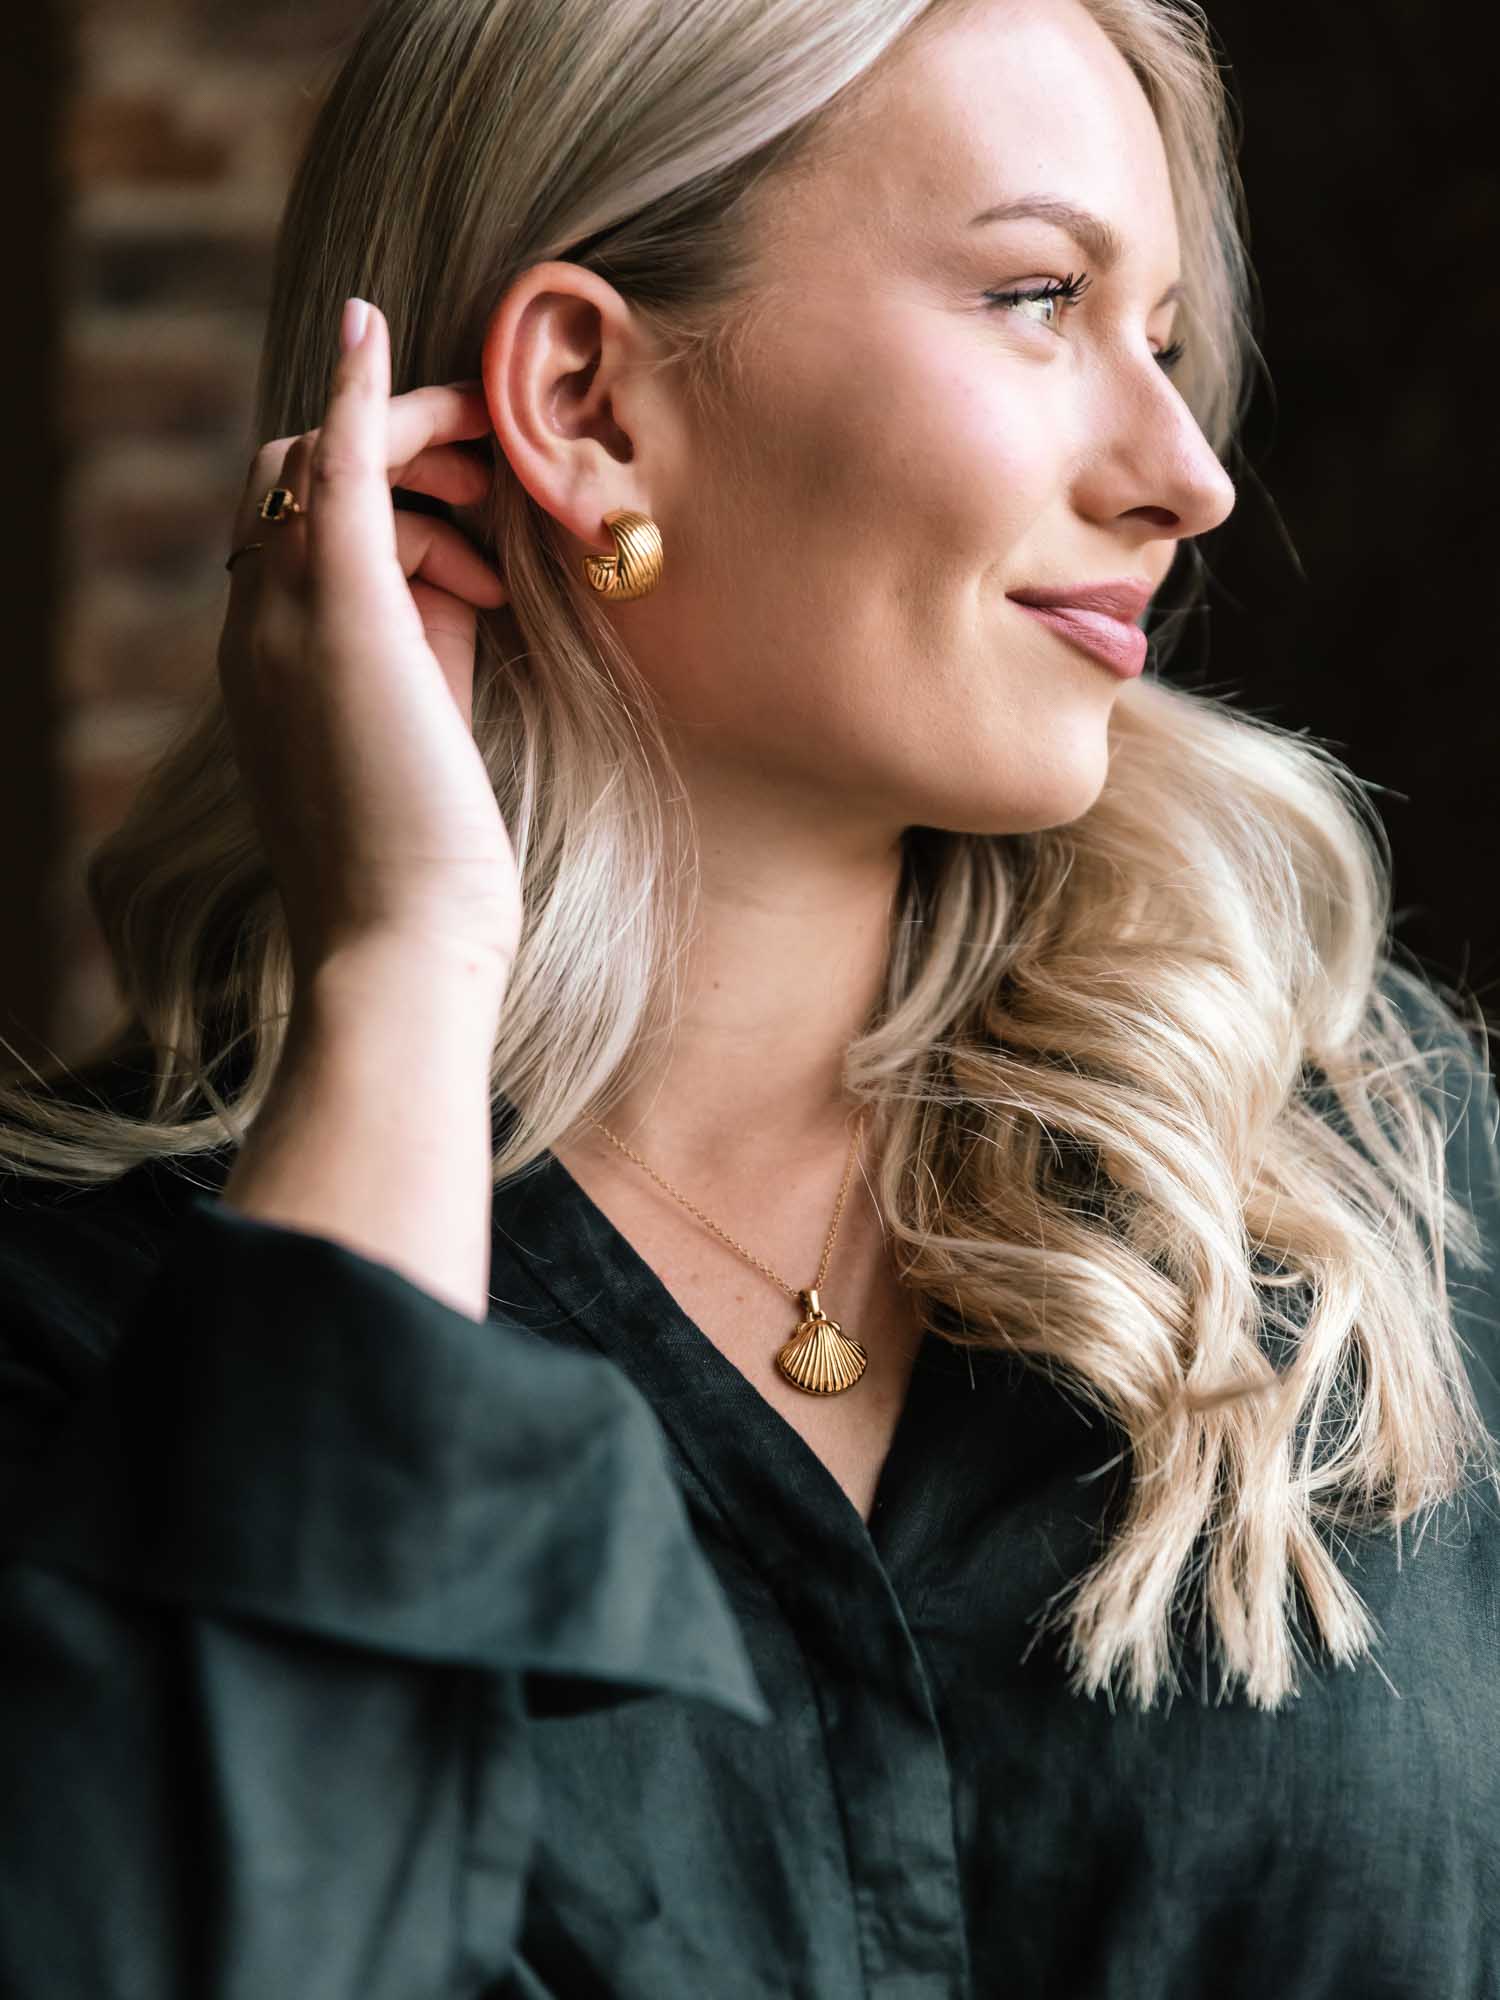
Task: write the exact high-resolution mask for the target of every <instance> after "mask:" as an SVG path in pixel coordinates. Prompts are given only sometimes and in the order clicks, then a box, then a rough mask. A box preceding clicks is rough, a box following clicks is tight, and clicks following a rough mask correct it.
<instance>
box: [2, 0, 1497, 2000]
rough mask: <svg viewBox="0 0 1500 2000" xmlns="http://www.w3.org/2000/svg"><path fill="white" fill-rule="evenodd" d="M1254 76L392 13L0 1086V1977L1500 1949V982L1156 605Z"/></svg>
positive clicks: (1229, 358) (1088, 1991)
mask: <svg viewBox="0 0 1500 2000" xmlns="http://www.w3.org/2000/svg"><path fill="white" fill-rule="evenodd" d="M1227 129H1228V128H1227V123H1226V107H1225V102H1224V99H1223V94H1222V88H1221V85H1220V81H1219V76H1218V71H1217V69H1216V66H1215V61H1214V56H1213V50H1212V46H1211V43H1210V40H1209V37H1208V34H1207V30H1206V27H1205V24H1204V22H1203V20H1202V17H1201V16H1200V15H1199V14H1198V13H1197V12H1196V10H1194V9H1192V8H1190V7H1186V6H1183V5H1179V4H1168V0H1087V4H1080V0H977V3H976V4H966V5H957V4H953V0H944V4H938V5H928V4H925V0H862V4H861V5H859V6H854V7H851V6H850V5H849V4H848V0H714V5H713V6H712V7H706V8H696V9H689V8H677V7H670V8H669V7H663V6H661V5H659V4H631V0H611V4H609V5H607V6H602V7H601V6H600V5H599V4H598V0H590V4H589V5H588V6H587V7H585V6H584V5H583V4H582V0H545V4H541V0H536V4H530V3H529V0H421V4H417V0H383V3H382V4H380V5H379V6H377V7H376V8H375V9H374V11H373V13H372V14H371V16H370V19H369V22H368V25H367V27H366V28H365V30H364V32H363V34H362V36H361V37H360V40H359V42H358V45H357V46H356V47H355V48H354V50H353V52H352V53H351V55H350V56H349V58H348V60H347V62H346V63H345V65H344V67H343V69H342V71H341V73H340V75H339V77H338V79H337V81H336V83H335V84H334V87H333V89H332V92H331V94H330V97H329V99H328V102H327V104H326V106H325V107H324V109H323V111H322V114H321V117H320V119H319V122H318V125H317V128H316V130H315V132H314V134H313V137H312V140H311V144H310V147H309V151H308V154H307V157H306V160H305V162H304V164H303V166H302V169H301V171H300V173H299V176H298V178H297V182H296V185H295V187H294V189H293V192H292V195H291V198H290V202H289V206H288V211H287V215H286V219H285V224H284V230H283V235H282V241H281V253H280V258H279V262H278V269H277V275H276V287H275V300H274V304H273V311H272V316H271V324H270V331H269V336H268V344H267V349H266V363H265V369H264V376H263V386H262V402H261V426H260V428H261V434H262V435H264V436H268V437H271V438H272V439H273V442H270V443H268V444H267V445H265V446H264V448H263V449H262V450H261V451H260V452H259V453H258V454H257V456H256V458H255V462H254V464H253V466H252V468H251V471H250V474H249V477H248V480H247V483H246V487H245V495H244V502H243V505H242V507H241V509H240V513H239V517H238V519H237V520H236V522H235V523H234V527H233V535H232V541H231V545H230V556H229V560H230V564H231V585H230V602H229V609H228V614H227V617H226V623H225V632H224V639H223V644H222V648H221V653H220V659H219V673H218V675H217V677H216V678H215V685H214V688H213V690H212V693H211V696H210V697H209V698H208V699H207V700H206V702H205V706H204V710H203V713H202V715H201V717H199V718H198V719H197V720H196V722H195V724H194V727H193V728H192V729H191V730H190V731H189V732H188V734H187V735H186V736H185V738H184V739H183V741H182V742H181V743H180V744H179V745H178V746H177V747H176V748H175V750H174V751H173V753H172V754H171V755H170V756H169V757H168V758H166V759H165V760H164V761H163V763H162V764H161V766H160V767H159V769H158V770H157V771H156V772H155V773H154V774H153V776H152V777H151V779H150V781H149V782H148V784H147V785H146V786H145V788H144V791H143V793H142V795H141V798H140V801H139V803H138V805H137V806H136V808H135V810H134V812H133V813H132V815H131V817H130V819H129V821H128V822H127V824H126V825H125V827H124V828H123V829H122V830H121V831H120V832H119V833H118V834H117V835H116V836H115V837H114V838H113V839H112V840H111V841H110V842H108V843H107V844H106V846H105V847H104V849H103V850H102V851H101V853H100V855H99V856H98V858H97V860H96V861H95V864H94V868H93V874H92V887H93V892H94V895H95V899H96V906H97V907H98V909H99V911H100V915H101V919H102V921H103V923H104V924H105V926H106V929H107V931H108V934H109V936H110V939H111V942H112V945H113V949H114V952H115V955H116V959H117V962H118V964H119V967H120V972H121V977H122V979H123V980H124V982H125V985H126V988H127V991H128V994H129V998H130V1001H131V1003H132V1008H133V1013H134V1017H135V1022H136V1029H135V1033H134V1037H133V1039H132V1040H131V1041H130V1042H129V1043H128V1044H126V1043H122V1045H121V1046H120V1047H119V1048H118V1049H116V1050H115V1051H113V1054H112V1059H111V1060H110V1061H109V1062H108V1063H105V1064H102V1065H100V1066H97V1067H95V1068H94V1069H92V1070H91V1071H89V1072H88V1073H87V1074H85V1075H84V1076H82V1077H81V1078H74V1079H69V1078H67V1077H65V1076H61V1075H60V1076H56V1077H53V1078H51V1079H38V1081H37V1083H36V1084H35V1085H34V1086H32V1087H29V1088H26V1089H22V1088H21V1087H19V1086H16V1087H13V1088H12V1089H11V1091H10V1092H9V1094H8V1096H7V1099H6V1109H7V1118H8V1123H7V1124H6V1127H5V1147H6V1158H7V1159H8V1161H9V1162H10V1164H11V1165H12V1167H13V1168H14V1169H15V1170H16V1171H15V1177H14V1178H12V1179H11V1180H10V1182H9V1184H8V1195H7V1202H8V1207H7V1211H6V1215H5V1220H4V1230H3V1240H0V1255H3V1272H4V1295H5V1317H4V1325H5V1332H6V1341H7V1355H8V1359H7V1373H6V1378H5V1379H6V1385H7V1397H6V1405H5V1407H6V1410H7V1417H6V1423H7V1440H8V1450H7V1457H6V1463H7V1465H8V1468H9V1471H8V1478H9V1481H10V1485H9V1496H10V1504H9V1506H8V1507H7V1509H6V1510H5V1519H6V1524H7V1525H6V1544H7V1559H8V1560H7V1567H6V1568H5V1570H4V1572H3V1577H4V1583H3V1596H0V1626H3V1638H4V1648H5V1652H4V1657H5V1660H6V1682H7V1685H6V1698H5V1701H4V1703H3V1716H4V1723H3V1728H4V1730H5V1732H6V1741H5V1745H4V1751H5V1758H6V1762H5V1769H6V1771H7V1773H8V1774H9V1776H8V1792H9V1800H8V1803H9V1808H10V1810H9V1813H8V1815H7V1836H8V1837H7V1844H6V1850H5V1855H4V1860H3V1867H0V1885H3V1886H0V1985H3V1988H4V1991H5V1992H6V1993H7V1994H9V1995H13V1996H17V2000H33V1996H36V1997H37V2000H40V1997H41V1996H43V1995H45V1996H46V2000H63V1996H73V1995H78V1996H82V1995H88V1996H90V2000H95V1996H107V1995H122V1996H123V1995H125V1994H130V1995H138V1994H150V1995H152V1996H160V1997H161V2000H169V1996H170V2000H178V1996H181V2000H187V1997H188V1996H192V2000H207V1996H213V2000H219V1996H225V2000H229V1996H233V2000H249V1996H255V1997H256V2000H260V1996H267V1995H273V1994H274V1995H281V1994H291V1993H295V1994H296V1995H298V1996H299V2000H333V1997H334V1996H339V2000H342V1997H343V1996H351V2000H352V1996H355V1995H358V1996H359V2000H429V1997H430V1996H436V1995H439V1994H453V1995H481V1994H484V1995H501V1994H505V1995H517V1996H521V1995H525V1996H529V2000H537V1996H542V1995H548V1996H566V2000H587V1996H604V1995H609V1996H619V1997H620V2000H648V1997H649V2000H663V1996H688V1995H692V1996H698V1995H712V1996H714V2000H751V1997H752V1996H754V2000H772V1996H775V2000H786V1996H791V1995H796V1996H806V1997H807V2000H811V1996H817V2000H843V1996H851V2000H852V1996H855V1995H861V1996H876V1995H878V1996H881V2000H898V1996H899V2000H919V1996H920V2000H938V1996H943V1997H944V2000H958V1996H970V1995H972V1996H992V1995H1000V1994H1006V1995H1036V1996H1042V1995H1045V1996H1048V2000H1052V1996H1068V2000H1083V1997H1084V1996H1089V1997H1090V2000H1091V1997H1092V1996H1101V2000H1102V1996H1130V2000H1137V1996H1139V2000H1164V1996H1168V1995H1174V1996H1175V1995H1182V1996H1189V1995H1190V1996H1201V1995H1204V1994H1207V1993H1213V1994H1215V1995H1216V1996H1238V1995H1246V1996H1248V1995H1250V1994H1255V1995H1257V1996H1259V1995H1262V1994H1264V1993H1267V1992H1273V1993H1276V1994H1277V1995H1279V1996H1283V1997H1284V2000H1299V1996H1309V2000H1310V1996H1313V1995H1318V1996H1327V1995H1332V1994H1344V1993H1350V1994H1353V1993H1358V1994H1361V1995H1366V1996H1370V1995H1380V1996H1384V1997H1385V2000H1395V1996H1401V2000H1419V1996H1420V2000H1435V1996H1438V1995H1443V1996H1452V2000H1457V1997H1458V1996H1460V1995H1462V1996H1465V2000H1471V1997H1472V1996H1480V1995H1485V1996H1495V1995H1497V1994H1500V1833H1497V1829H1500V1747H1497V1738H1496V1731H1495V1729H1494V1715H1495V1712H1496V1702H1497V1697H1500V1650H1497V1644H1496V1638H1497V1634H1496V1627H1495V1611H1494V1606H1495V1603H1496V1601H1497V1590H1500V1529H1497V1521H1496V1511H1495V1506H1494V1482H1495V1471H1496V1465H1495V1455H1494V1443H1495V1441H1494V1436H1493V1433H1494V1432H1495V1430H1496V1429H1497V1428H1500V1411H1497V1408H1496V1400H1497V1398H1496V1380H1497V1378H1496V1372H1495V1364H1496V1359H1497V1355H1496V1340H1495V1332H1494V1327H1495V1308H1496V1304H1497V1298H1496V1271H1497V1261H1496V1260H1497V1256H1500V1154H1497V1150H1496V1147H1495V1142H1494V1123H1495V1115H1496V1106H1495V1100H1494V1094H1493V1083H1492V1081H1491V1079H1490V1077H1489V1075H1488V1073H1487V1068H1486V1063H1485V1059H1484V1056H1483V1053H1482V1051H1483V1037H1482V1035H1478V1036H1476V1035H1474V1034H1471V1033H1470V1032H1469V1031H1468V1024H1466V1023H1465V1022H1463V1021H1462V1020H1461V1019H1460V1018H1459V1017H1458V1016H1457V1015H1456V1014H1455V1013H1454V1012H1453V1011H1452V1009H1451V1008H1450V1007H1449V1005H1448V1004H1447V1003H1446V1002H1445V1001H1444V1000H1443V999H1441V998H1440V997H1439V996H1438V995H1436V994H1435V993H1434V992H1433V991H1432V990H1431V989H1430V988H1429V986H1428V985H1427V983H1426V982H1425V981H1424V980H1422V979H1421V978H1419V977H1417V976H1416V975H1414V974H1412V973H1410V972H1406V971H1401V970H1399V969H1398V968H1397V967H1395V966H1394V964H1393V963H1392V962H1391V956H1390V947H1389V942H1388V932H1389V894H1388V892H1389V883H1388V875H1387V869H1386V862H1385V857H1384V854H1383V851H1382V850H1381V847H1380V843H1379V837H1378V823H1377V822H1374V820H1373V816H1371V815H1368V813H1367V812H1366V811H1365V810H1364V802H1363V799H1362V797H1361V795H1360V793H1359V791H1358V788H1357V782H1356V781H1354V780H1353V779H1352V777H1351V776H1350V774H1349V773H1347V772H1346V771H1344V770H1343V769H1342V768H1341V767H1340V766H1338V765H1337V763H1336V762H1335V760H1333V759H1332V758H1331V757H1330V756H1328V755H1327V754H1326V753H1325V752H1324V751H1322V750H1320V749H1319V748H1318V747H1317V746H1316V745H1314V744H1312V743H1310V742H1309V741H1308V740H1307V739H1306V738H1305V737H1303V736H1301V735H1296V734H1293V733H1291V732H1287V731H1282V730H1279V729H1278V728H1276V727H1275V726H1274V725H1272V724H1269V723H1266V722H1264V721H1259V720H1255V719H1253V718H1250V717H1247V716H1245V715H1241V714H1237V713H1235V712H1234V711H1233V710H1232V709H1230V708H1229V707H1228V706H1227V705H1224V704H1222V703H1219V702H1216V701H1214V700H1211V699H1209V698H1207V697H1205V696H1202V695H1193V694H1188V693H1184V692H1181V691H1179V690H1176V689H1174V688H1172V687H1170V686H1169V685H1167V684H1166V683H1164V682H1162V681H1160V680H1159V679H1157V678H1156V677H1155V676H1154V675H1152V676H1149V677H1143V676H1141V675H1140V671H1139V670H1140V667H1141V663H1142V655H1143V652H1144V650H1145V643H1146V642H1145V636H1144V631H1143V630H1142V628H1141V626H1140V624H1139V623H1138V620H1139V619H1140V617H1141V616H1142V615H1143V613H1144V610H1145V607H1146V602H1147V599H1148V598H1149V597H1151V596H1152V595H1153V594H1155V593H1158V592H1160V590H1161V588H1162V586H1163V584H1164V583H1165V582H1166V580H1167V578H1168V575H1169V572H1171V571H1172V569H1173V566H1174V562H1175V560H1176V558H1177V557H1178V554H1179V550H1180V549H1181V548H1182V547H1183V546H1184V545H1186V547H1187V548H1188V549H1189V551H1191V549H1192V545H1193V540H1194V538H1195V537H1197V536H1198V535H1201V534H1203V533H1206V532H1207V531H1209V530H1211V529H1212V528H1214V527H1215V526H1216V525H1217V524H1218V523H1219V522H1221V521H1222V520H1223V519H1224V517H1225V516H1226V514H1227V513H1228V512H1229V510H1230V507H1231V505H1232V502H1233V497H1234V495H1233V489H1232V487H1231V484H1230V481H1229V479H1228V477H1227V475H1226V473H1225V471H1224V469H1223V462H1222V460H1223V454H1224V453H1225V452H1226V451H1227V449H1228V445H1229V442H1230V439H1231V436H1232V430H1233V424H1234V420H1235V417H1236V414H1237V412H1238V410H1239V408H1240V401H1241V398H1240V387H1241V381H1242V367H1243V360H1244V356H1245V354H1246V353H1247V351H1248V335H1247V333H1246V314H1245V309H1244V301H1245V295H1246V294H1245V285H1246V278H1245V265H1244V259H1243V254H1242V249H1241V245H1240V239H1239V236H1238V234H1237V222H1236V217H1237V193H1236V181H1235V175H1234V169H1233V164H1232V152H1231V148H1230V146H1229V144H1228V143H1227V139H1226V133H1227ZM346 295H347V297H348V303H347V304H346V306H345V307H344V310H343V318H342V321H340V319H339V301H340V300H342V299H344V298H345V297H346ZM372 295H373V298H374V299H375V300H378V301H380V302H381V303H382V306H383V310H382V309H371V308H370V307H367V306H366V305H365V303H364V302H365V300H366V299H367V298H369V297H371V296H372ZM340 331H341V333H342V345H341V348H340V347H339V334H340ZM336 350H338V351H336ZM330 383H331V388H330ZM393 387H399V389H400V393H398V394H395V395H392V393H391V391H392V389H393ZM393 495H394V497H395V498H396V499H397V500H398V501H402V502H403V503H406V504H402V505H401V506H400V508H399V511H393V507H392V499H393ZM1101 586H1103V587H1104V588H1103V590H1102V594H1101V591H1100V587H1101ZM1090 591H1093V592H1094V596H1093V598H1092V600H1091V599H1090V597H1089V594H1088V593H1089V592H1090ZM1069 607H1071V608H1069ZM1153 629H1156V628H1153ZM1160 636H1161V637H1162V638H1165V637H1166V636H1168V635H1167V634H1166V633H1165V632H1162V633H1161V635H1160ZM1164 652H1165V647H1164V646H1161V645H1160V644H1159V645H1158V659H1159V658H1160V657H1161V656H1162V655H1163V654H1164Z"/></svg>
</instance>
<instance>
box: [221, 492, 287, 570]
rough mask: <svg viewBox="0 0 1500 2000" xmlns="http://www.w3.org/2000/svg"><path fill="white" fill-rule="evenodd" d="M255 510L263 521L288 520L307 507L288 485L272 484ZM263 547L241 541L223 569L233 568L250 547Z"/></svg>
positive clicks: (259, 544) (262, 546) (255, 543)
mask: <svg viewBox="0 0 1500 2000" xmlns="http://www.w3.org/2000/svg"><path fill="white" fill-rule="evenodd" d="M255 511H256V513H257V514H259V516H260V518H261V519H262V520H263V521H278V522H279V521H290V520H292V519H293V517H294V516H296V515H298V514H305V513H306V512H307V509H306V508H305V507H304V506H303V505H302V503H301V502H300V501H299V500H298V498H297V496H296V494H295V493H294V492H293V491H292V489H291V487H290V486H273V487H272V488H271V489H270V491H269V492H268V493H266V494H265V495H264V497H263V498H262V500H261V503H260V505H259V506H258V507H257V508H256V510H255ZM264 547H265V543H264V542H242V543H241V544H240V546H239V547H238V548H237V549H235V550H233V551H232V552H231V554H230V555H229V557H228V559H227V561H226V562H225V564H224V567H225V569H233V568H234V566H235V564H236V563H237V562H238V561H239V559H240V557H241V556H247V555H249V553H250V551H251V550H252V549H263V548H264Z"/></svg>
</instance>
